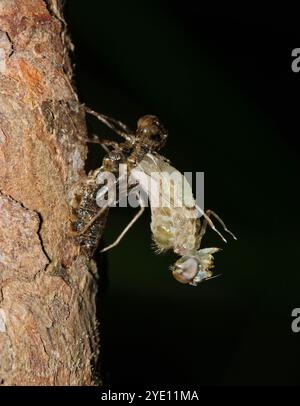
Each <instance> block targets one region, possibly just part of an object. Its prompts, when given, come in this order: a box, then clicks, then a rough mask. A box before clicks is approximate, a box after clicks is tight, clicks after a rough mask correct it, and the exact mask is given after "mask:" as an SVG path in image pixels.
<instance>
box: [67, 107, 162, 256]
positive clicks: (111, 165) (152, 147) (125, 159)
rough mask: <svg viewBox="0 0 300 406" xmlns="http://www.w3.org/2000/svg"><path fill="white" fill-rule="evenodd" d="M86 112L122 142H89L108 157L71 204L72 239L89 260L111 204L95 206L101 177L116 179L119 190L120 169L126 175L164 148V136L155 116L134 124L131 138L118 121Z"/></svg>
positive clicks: (132, 222) (141, 119)
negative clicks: (110, 176)
mask: <svg viewBox="0 0 300 406" xmlns="http://www.w3.org/2000/svg"><path fill="white" fill-rule="evenodd" d="M86 111H87V112H88V113H89V114H92V115H94V116H96V117H97V118H98V119H99V120H100V121H101V122H103V123H104V124H105V125H107V126H108V127H109V128H111V129H112V130H113V131H115V132H116V133H117V134H119V135H120V136H121V137H123V138H124V139H125V141H124V142H122V143H119V144H118V143H116V142H113V141H110V140H100V141H99V140H98V139H95V138H94V139H92V140H90V141H91V142H97V143H100V144H101V145H102V147H103V148H104V149H105V151H106V153H107V154H106V156H105V157H104V159H103V161H102V166H101V167H100V168H99V169H96V170H95V171H93V172H91V173H90V174H89V175H88V177H87V179H86V181H85V183H84V184H83V185H82V187H81V189H80V190H79V192H78V193H77V195H76V197H75V199H74V201H73V204H72V205H73V211H72V224H71V228H72V231H71V235H72V236H74V237H76V238H77V239H78V241H79V243H80V245H81V247H82V250H83V251H84V252H85V253H86V254H87V255H89V256H92V255H93V254H94V252H95V250H96V249H97V247H98V245H99V241H100V238H101V235H102V232H103V229H104V227H105V224H106V218H107V215H108V210H109V206H110V204H109V203H112V202H109V203H107V205H105V206H103V207H101V209H100V208H99V205H97V195H98V194H99V182H100V181H99V179H101V174H103V173H105V172H109V173H111V174H113V175H115V176H116V178H117V180H116V184H117V186H118V185H119V183H120V179H119V178H118V173H119V166H120V165H121V164H126V165H127V170H128V173H130V171H131V169H132V168H134V167H135V166H136V164H137V163H138V162H139V161H141V160H142V159H143V157H144V156H145V155H146V153H148V152H151V153H156V151H158V150H160V149H161V148H162V147H163V145H164V144H165V141H166V138H167V132H166V130H165V129H164V127H163V126H162V125H161V123H160V122H159V120H158V119H157V118H156V117H155V116H150V115H146V116H143V117H141V118H140V119H139V120H138V123H137V130H136V133H135V134H133V133H131V132H130V131H129V129H128V128H127V127H126V126H125V125H124V124H123V123H121V122H119V121H117V120H114V119H112V118H109V117H106V116H104V115H102V114H99V113H96V112H95V111H93V110H91V109H89V108H86ZM98 202H99V198H98ZM142 211H143V208H141V211H140V212H139V213H138V214H137V215H136V216H135V217H134V219H133V220H132V221H131V222H130V223H129V224H128V226H127V227H126V228H125V229H124V230H123V232H122V233H121V235H120V236H119V238H118V239H117V240H116V242H115V243H114V244H112V245H111V246H109V247H107V248H106V249H105V250H107V249H109V248H112V246H114V245H117V243H118V241H119V240H120V239H121V238H122V237H123V235H125V234H126V232H127V231H128V229H129V228H130V227H131V226H132V225H133V224H134V222H135V221H136V220H137V219H138V218H139V217H140V215H141V214H142Z"/></svg>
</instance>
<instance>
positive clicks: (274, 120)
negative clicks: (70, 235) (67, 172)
mask: <svg viewBox="0 0 300 406" xmlns="http://www.w3.org/2000/svg"><path fill="white" fill-rule="evenodd" d="M65 15H66V20H67V22H68V25H69V28H70V31H71V34H72V38H73V42H74V44H75V47H76V50H75V56H74V61H75V63H76V81H77V85H78V90H79V94H80V99H81V101H82V102H85V103H86V104H88V105H89V106H91V107H93V108H94V109H96V110H98V111H99V112H102V113H105V114H108V115H110V116H113V117H115V118H118V119H121V120H122V121H124V122H126V123H127V124H128V125H129V126H131V127H132V128H134V127H135V123H136V120H137V118H138V117H140V116H141V115H143V114H148V113H149V114H156V115H157V116H159V117H160V119H161V121H162V122H163V123H164V125H165V126H166V127H167V128H168V130H169V139H168V143H167V145H166V146H165V148H164V150H163V151H162V153H163V154H164V155H165V156H166V157H167V158H169V159H170V160H171V162H172V164H173V165H174V166H175V167H176V168H178V169H179V170H180V171H182V172H184V171H193V172H196V171H204V172H205V207H206V208H212V209H213V210H215V211H216V212H217V213H218V214H219V215H220V216H221V217H222V218H223V219H224V220H225V222H226V223H227V224H228V225H229V226H230V228H231V229H232V230H233V231H234V232H235V233H236V234H237V236H238V241H236V242H235V241H232V240H230V239H229V242H228V244H227V246H224V244H223V243H222V242H221V241H220V240H219V239H218V238H217V236H216V235H215V234H214V233H213V232H209V233H207V236H206V237H205V240H204V244H205V246H207V247H209V246H219V247H222V248H224V250H223V251H222V252H220V253H218V254H216V256H215V262H216V270H215V271H216V273H221V274H222V276H221V277H219V278H216V279H214V280H211V281H208V282H206V283H203V284H201V285H200V286H198V287H197V288H194V287H191V286H184V285H181V284H179V283H177V282H176V281H175V280H174V279H173V278H172V277H171V275H170V272H169V270H168V268H169V265H170V264H171V263H173V262H174V261H175V256H174V255H173V254H172V253H168V254H164V255H160V256H157V255H156V254H155V253H154V252H153V250H152V249H151V234H150V228H149V223H150V215H149V212H147V213H146V215H145V216H144V217H143V219H142V220H140V221H139V222H138V224H137V225H136V226H135V227H134V228H133V229H131V231H130V232H129V233H128V235H127V236H126V238H125V239H124V240H123V241H122V243H121V244H120V245H119V246H118V247H117V248H115V249H114V250H112V251H110V252H109V253H108V254H107V256H105V257H104V258H103V257H101V258H100V259H101V261H102V272H101V281H100V292H101V298H102V299H101V300H100V303H99V305H100V306H99V307H100V314H101V318H102V321H101V329H102V347H101V351H102V365H103V367H102V377H103V380H104V382H105V383H112V384H116V383H123V384H124V383H125V384H126V383H144V384H162V383H164V384H166V383H172V384H182V383H190V384H203V385H205V384H289V383H290V384H297V383H299V378H300V376H299V375H300V374H299V365H298V358H299V355H300V341H299V340H300V333H299V334H295V333H293V332H292V330H291V321H292V317H291V312H292V309H293V308H295V307H300V295H299V289H300V267H299V262H300V261H299V259H300V258H299V250H300V249H299V233H300V230H299V215H298V207H299V199H298V198H299V196H298V194H299V192H298V189H299V142H298V137H299V130H298V121H299V101H298V95H300V72H299V73H298V74H297V73H294V72H293V71H292V70H291V63H292V57H291V52H292V50H293V49H294V48H297V47H300V31H299V22H298V21H297V15H298V14H297V12H296V11H295V10H289V12H288V13H283V11H282V10H274V9H272V10H271V9H269V10H265V11H264V12H262V9H261V8H257V9H256V10H250V9H249V8H248V7H247V6H246V5H244V6H243V7H241V9H240V10H238V9H234V10H230V11H229V10H228V9H227V10H224V9H220V8H219V5H217V4H213V5H212V6H211V7H207V6H206V7H204V6H203V4H202V2H198V3H195V2H191V1H184V2H182V1H172V2H167V1H162V0H161V1H157V0H152V1H141V0H140V1H137V0H133V1H105V2H104V1H92V0H86V1H84V2H82V1H75V0H73V1H69V2H68V3H67V7H66V13H65ZM90 126H91V129H93V130H96V131H97V132H98V133H99V134H101V135H102V134H103V135H105V136H110V137H111V138H112V139H115V136H114V135H113V134H109V133H107V131H106V130H105V129H104V128H103V127H100V126H99V125H98V124H97V123H95V122H94V121H91V122H90ZM102 157H103V153H102V151H101V150H100V148H99V149H98V148H97V147H95V146H93V147H91V148H90V156H89V163H88V168H92V167H97V166H100V163H101V159H102ZM133 213H134V210H133V209H117V208H116V209H112V210H111V212H110V216H109V225H108V228H107V230H106V233H105V237H104V239H105V244H107V243H109V242H110V241H113V240H114V239H115V237H116V236H117V234H118V232H119V231H120V230H121V229H122V228H123V227H124V226H125V225H126V223H127V222H128V220H129V219H130V218H131V216H132V215H133Z"/></svg>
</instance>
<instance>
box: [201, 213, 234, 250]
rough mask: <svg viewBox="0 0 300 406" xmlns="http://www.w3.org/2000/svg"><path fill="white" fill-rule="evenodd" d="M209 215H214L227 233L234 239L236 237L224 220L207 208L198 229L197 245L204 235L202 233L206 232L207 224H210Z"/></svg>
mask: <svg viewBox="0 0 300 406" xmlns="http://www.w3.org/2000/svg"><path fill="white" fill-rule="evenodd" d="M211 216H213V217H215V218H216V219H217V220H218V222H219V223H220V224H221V226H222V227H223V228H224V230H225V231H226V232H227V233H229V234H230V235H231V236H232V237H233V238H234V239H235V240H236V239H237V238H236V236H235V235H234V234H233V233H232V232H231V231H230V230H228V228H227V227H226V225H225V223H224V221H223V220H222V219H221V218H220V217H219V216H218V215H217V214H216V213H215V212H214V211H212V210H210V209H208V210H206V212H205V216H204V220H203V223H202V227H201V230H200V233H199V246H200V243H201V240H202V238H203V236H204V234H205V232H206V228H207V225H208V224H210V222H211V220H210V217H211ZM212 224H213V223H212ZM210 225H211V224H210ZM222 238H223V240H224V237H222ZM225 241H226V240H225Z"/></svg>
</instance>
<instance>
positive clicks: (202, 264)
mask: <svg viewBox="0 0 300 406" xmlns="http://www.w3.org/2000/svg"><path fill="white" fill-rule="evenodd" d="M217 251H219V248H204V249H201V250H199V251H197V252H196V253H195V254H194V255H191V256H188V255H186V256H183V257H181V258H180V259H179V260H178V261H176V262H175V265H174V266H173V267H172V274H173V276H174V278H175V279H176V280H177V281H178V282H180V283H184V284H189V285H193V286H197V284H198V283H200V282H202V281H204V280H207V279H210V278H212V275H213V273H212V271H211V269H212V268H213V267H214V258H213V255H212V254H214V253H215V252H217Z"/></svg>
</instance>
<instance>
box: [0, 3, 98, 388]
mask: <svg viewBox="0 0 300 406" xmlns="http://www.w3.org/2000/svg"><path fill="white" fill-rule="evenodd" d="M70 47H71V42H70V40H69V39H68V36H67V34H66V31H65V23H64V21H63V18H62V15H61V11H60V4H59V0H48V1H43V0H0V289H1V290H0V380H1V383H2V384H4V385H93V384H95V377H94V370H93V365H94V364H95V362H96V360H97V348H98V338H97V337H98V336H97V322H96V314H95V313H96V311H95V295H96V286H97V283H96V278H95V276H96V269H95V264H94V262H93V261H91V260H90V259H89V258H86V256H84V255H83V254H82V253H81V252H80V247H79V246H78V244H77V242H76V240H75V239H74V238H71V237H70V236H69V234H68V231H69V227H70V202H71V200H72V197H73V195H74V192H75V190H76V187H77V186H78V184H79V182H80V181H81V179H82V178H83V177H84V176H85V172H84V160H85V158H86V153H87V151H86V146H85V143H84V142H83V139H84V138H85V137H86V127H85V115H84V111H83V109H82V107H81V106H80V104H79V103H78V99H77V96H76V92H75V91H74V89H73V87H72V85H71V82H72V68H71V64H70V59H69V56H68V50H69V49H70Z"/></svg>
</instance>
